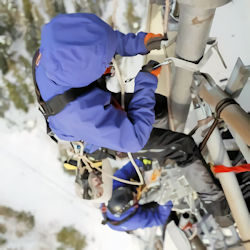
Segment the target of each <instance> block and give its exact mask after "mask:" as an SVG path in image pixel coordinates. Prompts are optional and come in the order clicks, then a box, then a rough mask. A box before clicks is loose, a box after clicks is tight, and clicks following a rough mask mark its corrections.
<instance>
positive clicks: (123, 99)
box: [112, 59, 144, 186]
mask: <svg viewBox="0 0 250 250" xmlns="http://www.w3.org/2000/svg"><path fill="white" fill-rule="evenodd" d="M112 61H113V65H114V68H115V72H118V74H116V75H117V79H118V82H119V84H120V86H121V106H122V108H123V109H124V107H125V88H124V80H123V77H122V74H121V72H120V69H119V66H118V64H117V63H116V60H115V59H113V60H112ZM127 154H128V158H129V160H130V161H131V163H132V165H133V167H134V168H135V171H136V173H137V175H138V177H139V180H140V181H139V182H131V181H126V183H127V184H132V185H139V186H141V185H143V184H144V179H143V177H142V174H141V171H140V169H139V167H138V166H137V164H136V163H135V161H134V159H133V156H132V154H131V153H130V152H127ZM114 177H115V176H114ZM116 178H117V177H116ZM119 181H121V179H120V178H119ZM122 182H124V180H123V181H122ZM128 182H129V183H128ZM124 183H125V182H124Z"/></svg>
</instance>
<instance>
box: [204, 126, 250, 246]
mask: <svg viewBox="0 0 250 250" xmlns="http://www.w3.org/2000/svg"><path fill="white" fill-rule="evenodd" d="M207 148H208V151H209V153H210V155H211V157H212V159H213V161H214V164H218V165H220V164H223V165H225V166H231V162H230V160H229V157H228V154H227V152H226V149H225V147H224V144H223V141H222V139H221V135H220V132H219V130H218V128H216V129H215V130H214V132H213V133H212V134H211V136H210V138H209V140H208V142H207ZM216 177H218V178H219V180H220V183H221V185H222V188H223V190H224V193H225V196H226V198H227V201H228V204H229V207H230V209H231V211H232V214H233V217H234V220H235V222H236V224H237V227H238V229H239V234H240V237H241V239H242V240H243V241H249V240H250V215H249V212H248V209H247V206H246V202H245V200H244V198H243V195H242V192H241V189H240V187H239V183H238V181H237V179H236V177H235V174H234V173H220V174H217V175H216ZM244 247H245V248H246V249H247V250H249V249H250V242H248V243H244Z"/></svg>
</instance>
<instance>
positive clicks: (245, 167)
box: [211, 163, 250, 174]
mask: <svg viewBox="0 0 250 250" xmlns="http://www.w3.org/2000/svg"><path fill="white" fill-rule="evenodd" d="M211 170H212V172H213V173H215V174H218V173H228V172H234V173H242V172H249V171H250V164H249V163H247V164H242V165H238V166H234V167H226V166H224V165H215V166H212V167H211Z"/></svg>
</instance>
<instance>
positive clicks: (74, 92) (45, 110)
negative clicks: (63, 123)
mask: <svg viewBox="0 0 250 250" xmlns="http://www.w3.org/2000/svg"><path fill="white" fill-rule="evenodd" d="M39 55H40V52H39V49H38V50H37V51H36V52H35V54H34V57H33V60H32V75H33V82H34V86H35V91H36V97H37V101H38V103H39V105H40V108H39V110H40V111H41V112H42V114H43V116H44V118H45V120H46V123H47V134H48V135H49V136H50V137H51V138H52V139H53V140H54V141H56V142H57V140H56V138H55V137H54V135H53V133H52V131H51V129H50V127H49V124H48V121H47V119H48V117H49V116H51V115H56V114H58V113H60V112H61V111H62V110H63V109H64V108H65V107H66V106H67V104H68V103H70V102H72V101H74V100H75V99H77V98H78V97H80V96H81V95H83V94H84V93H86V92H88V91H90V90H92V89H94V88H96V87H98V88H100V89H102V90H104V91H108V90H107V88H106V81H105V77H104V76H102V77H100V78H99V79H97V80H96V81H94V82H93V83H91V84H89V85H88V86H85V87H82V88H71V89H69V90H67V91H65V92H64V93H63V94H59V95H56V96H54V97H52V98H51V99H50V100H48V101H47V102H45V101H44V100H43V98H42V96H41V93H40V91H39V88H38V85H37V81H36V61H37V60H38V57H39Z"/></svg>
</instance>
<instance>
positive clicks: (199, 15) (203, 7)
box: [170, 0, 230, 131]
mask: <svg viewBox="0 0 250 250" xmlns="http://www.w3.org/2000/svg"><path fill="white" fill-rule="evenodd" d="M229 1H230V0H210V1H201V0H178V3H179V6H180V19H179V30H178V35H177V43H176V56H177V57H179V58H181V59H184V60H186V61H191V62H194V63H198V62H199V60H200V59H201V58H202V56H203V54H204V50H205V47H206V42H207V39H208V35H209V32H210V28H211V25H212V22H213V17H214V13H215V9H216V8H217V7H219V6H221V5H223V4H225V3H227V2H229ZM192 81H193V73H192V72H190V71H187V70H184V69H180V68H177V69H176V71H175V76H174V80H173V84H172V87H171V98H170V106H171V108H172V111H173V118H174V130H176V131H183V130H184V127H185V122H186V119H187V115H188V111H189V106H190V102H191V98H190V86H191V84H192Z"/></svg>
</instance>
